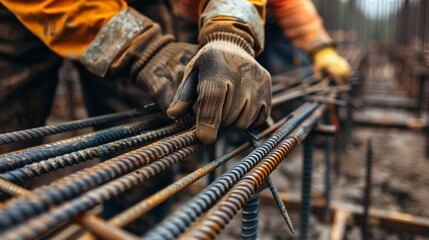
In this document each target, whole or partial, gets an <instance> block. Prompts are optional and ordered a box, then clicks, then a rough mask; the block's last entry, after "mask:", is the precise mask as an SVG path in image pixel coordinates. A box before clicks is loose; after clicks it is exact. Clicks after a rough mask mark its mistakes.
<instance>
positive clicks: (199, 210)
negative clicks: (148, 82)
mask: <svg viewBox="0 0 429 240" xmlns="http://www.w3.org/2000/svg"><path fill="white" fill-rule="evenodd" d="M274 79H276V80H275V81H274V86H276V87H274V88H273V109H275V108H278V107H280V106H284V105H287V104H290V102H291V101H295V102H298V103H300V104H299V105H300V106H299V107H298V108H296V109H295V110H293V111H290V112H286V113H284V116H283V117H282V118H279V119H277V121H274V122H272V121H271V123H270V124H267V126H266V127H265V128H259V129H254V131H253V133H249V134H250V135H252V136H253V138H252V139H251V140H249V141H247V140H246V141H244V142H243V143H242V145H241V146H239V147H236V148H235V149H234V150H232V151H230V152H228V153H226V154H225V155H223V156H221V157H219V158H217V159H212V161H210V162H208V163H206V164H205V165H204V162H203V161H201V166H200V167H199V168H198V169H196V170H195V171H193V172H191V173H189V174H187V175H185V176H183V177H182V178H180V179H177V180H176V181H174V182H172V183H171V184H170V185H168V186H166V187H165V188H163V189H161V190H160V191H158V192H156V193H155V194H153V195H151V196H149V197H147V198H145V199H143V200H141V201H140V202H138V203H137V204H134V205H132V206H130V207H129V208H128V209H125V210H124V211H123V212H122V213H120V214H118V215H116V216H114V217H113V218H111V219H102V218H101V217H100V216H98V215H97V214H94V213H90V210H93V209H94V208H96V207H97V206H100V205H102V204H103V203H104V202H105V201H108V200H111V199H113V198H115V197H117V196H121V194H123V193H124V192H126V191H129V190H131V191H132V190H133V189H135V188H137V187H138V186H139V184H141V183H143V182H145V181H147V180H149V179H151V178H153V177H155V176H157V175H158V174H160V173H162V172H163V171H165V170H167V169H168V168H171V167H172V166H174V165H176V164H178V163H180V162H181V161H183V160H184V159H186V158H187V157H188V156H190V155H192V154H193V153H195V152H197V151H199V150H201V149H205V148H206V147H207V146H204V145H203V144H202V143H201V142H200V141H199V140H198V139H197V137H196V134H195V130H194V129H193V128H192V127H193V125H194V124H195V123H194V118H193V117H192V116H187V117H185V118H183V119H180V120H178V121H172V120H170V119H168V118H167V117H166V116H165V115H163V114H162V113H160V112H159V110H157V109H156V108H153V107H148V108H146V109H143V110H133V111H130V112H124V113H117V114H112V115H106V116H99V117H95V118H89V119H84V120H79V121H74V122H69V123H64V124H60V125H55V126H45V127H40V128H35V129H27V130H22V131H17V132H11V133H4V134H0V144H8V143H11V142H17V141H26V140H28V139H31V138H41V137H45V136H49V135H53V134H59V133H62V132H66V131H72V130H75V129H80V128H88V127H94V126H97V125H100V124H105V123H109V124H110V126H111V127H110V128H108V129H104V130H99V131H94V132H92V133H89V134H85V135H81V136H77V137H74V138H70V139H64V140H60V141H57V142H52V143H47V144H43V145H40V146H35V147H31V148H27V149H21V150H19V151H15V152H10V153H4V154H2V155H0V192H1V193H0V194H1V195H0V196H1V201H2V202H0V236H1V238H2V239H15V238H19V239H36V238H42V237H44V236H48V234H50V232H52V230H53V229H60V228H61V227H63V226H66V225H69V224H71V223H76V224H78V225H80V226H81V227H83V228H84V229H85V230H87V233H86V235H84V236H82V238H84V239H92V238H93V237H94V236H96V237H99V238H103V239H137V238H140V237H143V238H147V239H173V238H182V239H185V238H186V239H187V238H195V239H207V238H214V237H215V236H217V235H218V234H219V233H220V232H221V230H222V229H223V228H224V227H225V226H226V225H227V224H228V223H229V222H230V220H231V219H232V218H233V217H234V216H235V215H236V213H237V212H238V211H240V210H241V209H243V208H244V209H245V210H244V212H246V213H248V214H243V218H244V219H243V224H244V222H246V226H244V227H243V237H244V238H247V237H246V236H250V237H249V238H250V239H252V238H255V237H256V235H257V207H258V205H259V202H258V199H259V195H258V194H259V192H260V191H262V190H263V188H264V186H266V185H269V186H270V190H271V191H272V193H273V194H274V197H276V199H278V204H279V208H280V211H281V214H282V215H283V216H284V218H285V220H286V224H288V225H289V226H290V229H291V230H293V227H292V226H291V223H290V219H289V217H288V216H287V211H286V209H285V206H284V205H282V204H283V203H281V201H280V200H279V199H280V198H279V196H278V193H277V190H276V188H275V186H274V183H273V182H272V181H271V179H270V174H271V173H272V172H273V171H274V170H275V169H276V168H277V167H278V166H279V164H281V163H282V161H283V160H284V159H286V158H287V156H288V155H289V154H290V153H291V152H292V151H293V150H294V149H295V148H296V146H297V145H298V144H300V143H301V142H302V141H303V140H304V139H305V138H306V137H307V136H308V135H309V134H310V132H312V130H313V128H314V126H315V125H317V124H318V121H319V120H320V119H321V118H322V115H323V114H324V113H325V112H326V111H327V109H328V105H332V104H337V105H341V103H342V102H341V100H338V99H337V98H336V97H337V93H339V92H344V91H348V90H349V89H350V88H349V87H348V86H345V87H336V86H334V85H332V84H330V83H331V81H330V80H328V79H327V78H323V79H318V78H315V77H314V76H312V75H311V68H299V69H297V70H294V71H292V72H290V73H287V74H285V75H282V76H281V77H278V78H274ZM296 100H299V101H296ZM225 131H228V130H225ZM254 132H259V134H257V136H256V135H255V133H254ZM250 150H251V152H250V153H249V154H248V155H247V156H244V155H243V154H244V153H245V152H246V151H250ZM238 156H242V157H241V160H239V161H238V162H237V163H236V164H235V165H234V166H233V167H231V168H229V169H226V171H225V172H223V173H222V175H220V176H219V177H218V178H216V179H215V180H214V181H213V182H212V183H211V184H209V185H208V186H207V187H205V188H204V190H203V191H201V192H200V193H198V194H197V195H196V196H194V197H193V198H192V199H191V200H189V201H188V202H187V203H185V204H184V205H183V206H181V207H180V208H178V209H177V210H176V211H175V212H173V213H171V214H170V216H169V217H168V218H166V219H164V220H163V221H162V222H160V223H158V224H157V225H156V226H155V227H154V228H152V229H150V230H149V231H148V232H147V233H146V234H145V235H144V236H137V235H135V234H134V233H131V232H129V231H126V230H124V227H126V226H127V225H128V224H130V223H131V222H133V221H135V220H136V219H137V218H139V217H141V216H142V215H144V214H146V213H148V212H149V211H150V210H152V209H154V208H155V207H156V206H158V205H160V204H161V203H163V202H165V201H166V200H168V199H170V198H172V197H174V196H175V195H177V194H178V193H179V192H181V191H182V190H184V189H186V188H188V187H189V186H190V185H191V184H193V183H195V182H196V181H198V180H200V179H202V178H203V177H204V176H206V175H208V174H210V173H212V172H214V171H217V170H216V169H217V168H218V167H219V166H222V165H224V164H226V163H227V162H228V161H230V160H231V159H233V158H237V157H238ZM243 156H244V157H243ZM100 159H102V160H103V161H101V162H98V160H100ZM88 161H93V162H95V164H93V166H91V167H86V168H84V169H82V170H78V171H76V172H74V173H72V174H69V175H66V176H61V175H54V176H56V179H54V180H53V181H52V182H51V183H50V184H48V185H44V186H41V187H36V188H33V189H27V188H26V187H24V186H28V185H27V183H28V182H31V181H32V180H34V179H35V178H36V177H39V176H41V175H44V174H48V173H52V172H55V171H58V170H60V169H63V168H69V167H71V166H74V165H79V164H81V163H83V162H88ZM265 183H267V184H265ZM245 215H246V216H245ZM255 231H256V232H255Z"/></svg>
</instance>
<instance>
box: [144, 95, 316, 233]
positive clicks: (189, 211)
mask: <svg viewBox="0 0 429 240" xmlns="http://www.w3.org/2000/svg"><path fill="white" fill-rule="evenodd" d="M318 106H319V104H318V103H312V104H305V105H303V106H302V107H300V108H299V109H298V110H297V111H295V112H294V113H292V114H290V115H291V116H293V117H292V118H290V119H289V120H288V121H287V122H286V123H285V124H284V125H283V126H282V127H281V128H280V129H279V130H278V131H277V132H276V133H275V134H273V135H272V136H271V137H270V138H268V139H267V140H266V141H265V142H263V143H261V145H259V146H258V147H257V149H256V150H254V151H253V152H252V153H250V154H249V155H248V156H247V157H245V158H244V159H243V160H241V161H240V162H239V163H238V164H236V165H235V166H234V167H232V168H231V169H230V170H228V171H227V172H226V173H224V174H223V175H221V176H220V177H219V178H217V179H216V180H215V181H214V182H213V183H212V184H210V185H209V186H208V187H207V188H206V189H205V190H204V191H202V192H201V193H199V194H198V195H196V196H195V197H194V198H192V199H191V200H190V201H189V202H188V203H187V204H185V205H184V206H183V207H181V208H180V209H178V210H177V211H176V212H175V213H173V214H172V215H171V216H170V217H168V218H167V219H165V220H164V221H162V222H161V223H160V224H158V225H157V226H156V227H155V228H154V229H152V230H151V231H149V232H148V233H147V234H146V235H145V236H144V237H147V238H156V239H158V238H167V239H173V238H176V237H178V236H179V235H180V234H181V233H182V232H184V231H185V230H186V228H187V227H188V226H189V225H190V224H191V223H192V222H193V221H194V220H195V219H196V218H197V217H198V216H200V215H201V214H202V213H203V212H205V211H207V210H208V209H209V208H210V207H211V206H213V204H214V203H215V201H216V200H217V199H219V198H220V197H221V196H222V195H223V194H225V193H226V191H227V190H228V189H230V188H231V187H233V186H234V184H235V183H236V182H238V181H239V179H240V178H241V177H242V176H243V175H244V174H245V173H246V172H248V171H249V170H250V169H251V168H252V167H254V166H255V165H256V164H257V163H258V162H259V161H260V160H261V159H262V158H263V157H264V156H266V155H267V154H268V152H269V151H271V150H272V149H273V148H274V147H275V146H276V145H277V144H278V143H279V142H281V140H282V139H283V138H284V137H285V136H286V135H287V134H288V133H289V132H291V131H292V130H293V129H294V128H295V127H296V126H297V125H299V123H300V122H301V121H302V120H303V119H305V117H307V116H308V115H309V114H310V113H312V112H313V111H314V110H315V109H316V108H317V107H318Z"/></svg>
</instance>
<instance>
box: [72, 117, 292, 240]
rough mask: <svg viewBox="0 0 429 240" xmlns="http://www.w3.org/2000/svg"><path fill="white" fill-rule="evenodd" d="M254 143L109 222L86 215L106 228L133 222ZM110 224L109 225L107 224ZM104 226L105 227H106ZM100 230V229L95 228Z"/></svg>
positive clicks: (264, 133)
mask: <svg viewBox="0 0 429 240" xmlns="http://www.w3.org/2000/svg"><path fill="white" fill-rule="evenodd" d="M289 118H290V117H289V116H286V117H284V118H283V119H281V120H279V121H278V122H277V123H276V124H274V125H273V126H271V127H269V128H268V129H266V130H264V131H263V132H262V133H260V134H259V135H258V138H265V137H267V136H268V135H269V134H271V133H273V132H274V131H275V130H277V129H278V128H279V127H280V126H281V125H282V124H283V123H285V122H286V121H287V120H288V119H289ZM251 146H252V144H251V143H250V142H248V143H245V144H243V145H241V146H240V147H238V148H236V149H235V150H234V151H232V152H230V153H228V154H225V155H223V156H222V157H220V158H218V159H216V160H213V161H212V162H210V163H208V164H206V165H205V166H203V167H201V168H199V169H197V170H195V171H194V172H192V173H190V174H188V175H187V176H185V177H183V178H181V179H179V180H177V181H176V182H174V183H172V184H171V185H169V186H167V187H165V188H164V189H162V190H160V191H159V192H157V193H156V194H154V195H152V196H150V197H148V198H146V199H144V200H142V201H141V202H139V203H137V204H135V205H134V206H132V207H130V208H128V209H127V210H125V211H124V212H122V213H120V214H119V215H117V216H115V217H114V218H112V219H110V220H109V221H108V222H105V221H103V220H101V219H99V218H98V217H95V216H92V215H89V216H86V219H87V221H91V222H92V223H96V224H97V225H98V226H102V225H104V226H105V228H108V227H109V226H118V227H123V226H126V225H127V224H129V223H131V222H133V221H134V220H135V219H137V218H138V217H139V216H141V215H143V214H145V213H147V212H148V211H150V210H151V209H153V208H154V207H156V206H158V205H159V204H161V203H162V202H164V201H165V200H167V199H168V198H170V197H172V196H174V195H175V194H177V193H178V192H180V191H182V190H183V189H185V188H186V187H188V186H189V185H191V184H192V183H194V182H196V181H197V180H199V179H201V178H202V177H204V176H205V175H207V174H208V173H210V172H212V171H213V170H214V169H216V168H218V167H219V166H221V165H223V164H224V163H226V162H227V161H229V160H230V159H232V158H233V157H235V156H237V155H238V154H240V153H241V152H243V151H245V150H246V149H248V148H249V147H251ZM80 224H82V225H84V226H85V225H86V224H87V222H86V221H80ZM107 224H109V225H107ZM105 228H104V229H105ZM97 229H100V230H101V231H102V230H103V228H100V227H98V228H97ZM95 231H98V230H95ZM96 234H97V235H101V234H104V233H103V232H96ZM87 239H93V238H91V236H90V235H89V234H87V235H85V236H83V237H82V238H81V240H87Z"/></svg>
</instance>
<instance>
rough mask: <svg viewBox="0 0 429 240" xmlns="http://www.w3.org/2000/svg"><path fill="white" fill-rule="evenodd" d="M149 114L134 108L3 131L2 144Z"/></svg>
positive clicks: (1, 135)
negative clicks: (126, 110)
mask: <svg viewBox="0 0 429 240" xmlns="http://www.w3.org/2000/svg"><path fill="white" fill-rule="evenodd" d="M146 114H148V111H147V110H132V111H128V112H122V113H114V114H108V115H103V116H98V117H92V118H87V119H83V120H76V121H71V122H67V123H62V124H58V125H50V126H44V127H37V128H31V129H26V130H21V131H15V132H9V133H2V134H0V145H4V144H8V143H13V142H20V141H24V140H28V139H33V138H41V137H45V136H50V135H54V134H58V133H63V132H69V131H72V130H76V129H82V128H87V127H93V126H97V125H100V124H104V123H113V122H118V121H122V120H127V119H131V118H135V117H141V116H143V115H146Z"/></svg>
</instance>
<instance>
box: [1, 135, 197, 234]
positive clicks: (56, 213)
mask: <svg viewBox="0 0 429 240" xmlns="http://www.w3.org/2000/svg"><path fill="white" fill-rule="evenodd" d="M201 147H202V144H201V143H197V144H193V145H189V146H187V147H184V148H182V149H179V150H178V151H175V152H173V153H171V154H169V155H167V156H165V157H164V158H161V159H159V160H157V161H154V162H152V163H149V164H148V165H146V166H143V167H141V168H140V169H137V170H136V171H133V172H131V173H128V174H126V175H125V176H122V177H120V178H118V179H115V180H113V181H111V182H109V183H106V184H104V185H102V186H100V187H98V188H96V189H93V190H90V191H88V192H86V193H84V194H83V195H81V196H79V197H77V198H75V199H73V200H71V201H69V202H67V203H64V204H62V205H60V206H58V207H56V208H53V209H51V210H50V211H49V212H47V213H44V214H42V215H40V216H38V217H36V218H33V219H31V220H29V221H27V222H24V223H22V224H20V225H18V226H16V227H14V228H11V229H10V230H7V231H6V232H4V233H3V234H2V237H3V238H5V239H11V238H15V239H16V238H19V239H35V238H37V237H39V236H42V235H43V234H45V233H46V232H47V231H49V229H52V228H54V227H55V226H57V225H58V224H59V223H63V222H65V221H70V220H72V219H73V218H74V217H76V216H78V215H79V214H83V213H85V212H87V211H88V210H90V209H92V208H94V207H96V206H97V205H99V204H101V203H102V202H103V201H106V200H109V199H112V198H113V197H116V196H118V195H119V194H121V193H123V192H125V191H127V190H129V189H131V188H132V187H135V186H137V185H139V184H141V183H142V182H144V181H145V180H147V179H150V178H151V177H153V176H155V175H156V174H159V173H160V172H162V171H164V170H165V169H167V168H168V167H170V166H172V165H173V164H175V163H177V162H179V161H181V160H183V159H184V158H185V157H187V156H189V155H191V154H192V153H194V152H196V151H197V150H199V149H200V148H201ZM24 221H25V219H24ZM3 229H4V228H3Z"/></svg>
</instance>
